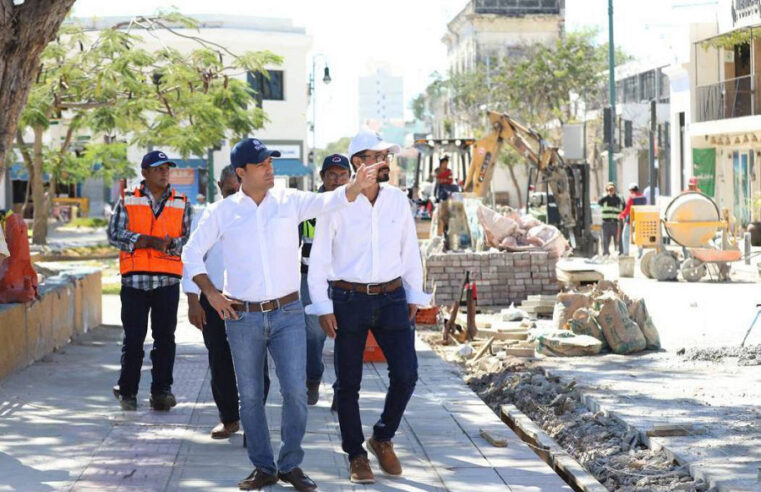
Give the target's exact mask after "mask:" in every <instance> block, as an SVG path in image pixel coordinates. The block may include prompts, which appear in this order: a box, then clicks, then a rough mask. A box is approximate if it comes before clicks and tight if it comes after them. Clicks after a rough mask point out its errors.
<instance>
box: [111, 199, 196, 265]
mask: <svg viewBox="0 0 761 492" xmlns="http://www.w3.org/2000/svg"><path fill="white" fill-rule="evenodd" d="M122 200H123V201H124V208H125V209H126V211H127V218H128V221H129V222H128V224H129V230H130V231H131V232H136V233H138V234H146V235H148V236H157V237H162V238H163V237H166V236H167V235H168V236H169V237H170V238H179V237H181V236H182V217H183V215H184V214H185V201H186V200H187V198H186V197H185V195H183V194H182V193H177V192H176V191H175V190H172V194H171V196H170V197H169V198H168V199H167V201H166V203H165V204H164V208H163V209H162V210H161V212H160V213H159V216H158V217H156V216H155V215H154V214H153V209H152V208H151V202H150V200H149V199H148V197H147V196H145V195H144V194H143V193H141V191H140V188H135V191H133V192H132V193H129V192H127V193H125V194H123V195H122ZM119 267H120V268H119V270H120V271H121V274H122V276H125V275H132V274H136V273H143V274H145V273H148V274H164V275H170V276H174V277H178V278H180V277H182V260H181V259H180V257H179V256H172V255H168V254H165V253H162V252H160V251H157V250H155V249H150V248H145V249H136V250H134V251H133V252H131V253H128V252H126V251H122V252H121V253H119Z"/></svg>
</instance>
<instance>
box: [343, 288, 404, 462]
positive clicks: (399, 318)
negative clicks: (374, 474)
mask: <svg viewBox="0 0 761 492" xmlns="http://www.w3.org/2000/svg"><path fill="white" fill-rule="evenodd" d="M330 297H331V299H332V300H333V312H334V314H335V316H336V321H337V322H338V332H337V333H336V342H335V348H334V362H335V369H336V384H335V389H336V399H337V402H338V423H339V425H340V427H341V440H342V447H343V450H344V451H345V452H346V453H347V454H348V455H349V459H350V460H351V459H354V458H355V457H357V456H359V455H366V454H367V452H366V451H365V450H364V449H363V447H362V443H363V442H364V440H365V437H364V435H363V434H362V421H361V419H360V415H359V389H360V384H361V382H362V356H363V353H364V348H365V341H366V339H367V332H368V330H372V332H373V335H374V336H375V340H376V341H377V342H378V346H379V347H380V348H381V350H383V354H384V355H385V356H386V360H387V361H388V374H389V385H388V391H387V392H386V401H385V404H384V406H383V413H382V414H381V416H380V419H379V420H378V422H376V424H375V426H373V437H374V438H375V439H376V440H378V441H389V440H391V439H392V438H393V437H394V434H396V430H397V429H398V428H399V424H400V422H401V420H402V416H403V415H404V410H405V408H407V403H408V402H409V401H410V398H411V397H412V392H413V391H414V389H415V383H416V382H417V376H418V374H417V354H416V353H415V325H414V323H412V322H411V321H410V320H409V317H408V310H407V299H406V296H405V293H404V288H403V287H399V288H398V289H396V290H395V291H393V292H389V293H387V294H381V295H373V296H371V295H367V294H361V293H359V292H352V291H347V290H343V289H336V288H332V287H331V289H330Z"/></svg>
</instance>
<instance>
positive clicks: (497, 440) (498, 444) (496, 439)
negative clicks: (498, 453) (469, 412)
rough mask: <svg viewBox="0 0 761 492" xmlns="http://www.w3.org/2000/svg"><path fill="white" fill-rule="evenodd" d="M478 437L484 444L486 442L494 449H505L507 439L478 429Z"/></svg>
mask: <svg viewBox="0 0 761 492" xmlns="http://www.w3.org/2000/svg"><path fill="white" fill-rule="evenodd" d="M478 435H479V436H481V437H483V438H484V439H486V442H488V443H489V444H491V445H492V446H494V447H495V448H506V447H507V437H505V436H497V435H495V434H493V433H492V432H489V431H487V430H485V429H478Z"/></svg>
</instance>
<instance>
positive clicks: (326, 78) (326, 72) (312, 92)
mask: <svg viewBox="0 0 761 492" xmlns="http://www.w3.org/2000/svg"><path fill="white" fill-rule="evenodd" d="M318 59H321V61H322V64H323V66H324V68H323V76H322V83H323V84H329V83H330V81H331V80H332V79H331V78H330V68H329V67H328V59H327V58H326V57H325V55H323V54H322V53H317V54H316V55H314V56H312V73H311V74H309V92H308V95H309V97H310V98H311V99H312V152H311V153H310V155H311V156H312V158H311V161H312V162H314V151H315V149H316V148H317V132H316V130H315V127H316V126H317V125H315V121H316V119H317V94H316V89H317V87H316V84H315V74H316V73H317V60H318Z"/></svg>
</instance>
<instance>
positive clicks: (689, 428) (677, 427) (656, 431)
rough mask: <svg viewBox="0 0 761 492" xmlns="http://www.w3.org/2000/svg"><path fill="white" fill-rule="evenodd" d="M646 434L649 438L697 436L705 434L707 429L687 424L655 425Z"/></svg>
mask: <svg viewBox="0 0 761 492" xmlns="http://www.w3.org/2000/svg"><path fill="white" fill-rule="evenodd" d="M645 433H646V434H647V436H648V437H673V436H694V435H696V434H705V433H706V428H705V427H698V426H695V425H692V424H686V423H685V424H667V425H654V426H653V428H652V429H648V430H647V431H646V432H645Z"/></svg>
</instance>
